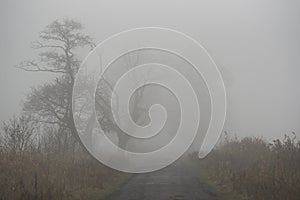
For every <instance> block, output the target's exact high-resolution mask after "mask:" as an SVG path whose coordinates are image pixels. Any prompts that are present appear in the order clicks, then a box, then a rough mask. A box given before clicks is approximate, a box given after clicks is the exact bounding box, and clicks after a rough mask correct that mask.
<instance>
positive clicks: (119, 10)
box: [0, 0, 300, 138]
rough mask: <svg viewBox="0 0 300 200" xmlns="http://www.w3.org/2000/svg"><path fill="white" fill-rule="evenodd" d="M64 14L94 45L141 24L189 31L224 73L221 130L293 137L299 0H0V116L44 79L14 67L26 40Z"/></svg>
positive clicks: (299, 106)
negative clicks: (225, 108)
mask: <svg viewBox="0 0 300 200" xmlns="http://www.w3.org/2000/svg"><path fill="white" fill-rule="evenodd" d="M65 17H69V18H74V19H76V20H79V21H80V22H81V23H82V24H83V25H84V26H85V28H86V33H88V34H90V35H91V36H92V37H93V38H94V39H95V41H96V42H97V43H99V42H101V41H103V40H104V39H106V38H107V37H108V36H110V35H112V34H115V33H118V32H120V31H123V30H126V29H130V28H136V27H144V26H159V27H167V28H172V29H175V30H178V31H181V32H184V33H186V34H188V35H190V36H192V37H193V38H194V39H196V40H198V41H199V42H200V43H201V44H203V46H204V47H205V48H206V49H207V50H208V51H209V53H210V54H211V56H212V57H213V58H214V60H215V61H216V63H217V65H218V66H219V68H220V71H221V73H222V75H223V77H224V81H225V85H226V88H227V93H228V116H227V122H226V124H225V127H224V129H225V130H228V131H229V132H233V133H236V134H237V135H238V136H245V135H263V136H264V137H266V138H274V137H279V138H282V135H283V134H284V133H289V132H291V131H296V132H297V133H298V135H299V132H300V123H299V122H300V89H299V86H300V78H299V75H300V3H298V2H297V1H292V0H286V1H280V0H270V1H266V0H249V1H241V0H229V1H215V0H210V1H200V0H197V1H175V0H168V1H156V0H151V1H140V0H136V1H100V0H95V1H92V0H82V1H79V0H51V1H50V0H49V1H41V0H27V1H21V0H19V1H17V0H2V1H1V3H0V31H1V32H0V33H1V37H0V44H1V45H0V58H1V59H0V94H1V101H0V102H1V104H0V120H1V121H3V120H5V119H7V118H8V117H9V116H11V115H13V114H14V113H17V112H18V110H20V102H21V101H22V100H23V99H24V96H25V94H26V93H28V91H29V89H30V87H31V86H35V85H38V84H41V83H43V82H45V81H47V80H49V76H48V75H47V74H31V73H26V72H24V71H21V70H18V69H15V68H14V67H13V66H14V65H16V64H18V63H19V62H20V61H22V60H26V59H30V58H34V56H35V55H36V54H35V53H36V52H34V51H33V50H31V49H30V42H31V41H34V40H36V39H37V36H38V32H39V31H41V30H43V29H44V27H45V26H46V25H47V24H49V23H51V22H52V21H54V20H55V19H61V18H65ZM86 53H87V52H86ZM82 56H84V55H82ZM299 136H300V135H299Z"/></svg>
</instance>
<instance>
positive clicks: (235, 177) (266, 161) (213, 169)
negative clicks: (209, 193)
mask: <svg viewBox="0 0 300 200" xmlns="http://www.w3.org/2000/svg"><path fill="white" fill-rule="evenodd" d="M200 165H201V168H202V169H203V170H204V171H206V172H208V174H209V175H210V178H211V179H213V180H217V182H218V184H220V185H221V186H223V187H229V188H230V190H233V191H236V192H238V193H239V194H243V195H244V196H246V197H248V198H253V199H268V200H269V199H278V200H282V199H289V200H294V199H295V200H296V199H299V197H300V142H299V141H296V137H295V134H294V133H293V138H291V137H289V136H285V138H284V140H283V141H280V140H274V141H273V142H272V143H269V144H268V143H266V142H265V141H264V140H262V139H260V138H248V137H247V138H244V139H242V140H240V141H239V140H237V139H232V140H229V139H228V138H227V139H225V142H223V143H221V144H220V145H219V146H218V147H217V148H216V149H214V150H213V151H212V152H211V153H210V155H209V156H208V157H206V158H205V159H204V160H202V161H200Z"/></svg>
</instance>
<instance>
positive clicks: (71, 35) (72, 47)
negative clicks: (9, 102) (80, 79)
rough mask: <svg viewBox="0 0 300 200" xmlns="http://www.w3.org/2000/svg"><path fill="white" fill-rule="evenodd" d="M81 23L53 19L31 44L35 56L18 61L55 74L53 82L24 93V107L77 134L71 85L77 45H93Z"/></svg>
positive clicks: (33, 69)
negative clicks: (33, 58)
mask: <svg viewBox="0 0 300 200" xmlns="http://www.w3.org/2000/svg"><path fill="white" fill-rule="evenodd" d="M82 30H83V26H82V25H81V24H80V23H79V22H76V21H74V20H70V19H64V20H62V21H59V20H56V21H54V22H53V23H51V24H50V25H48V26H47V27H46V29H45V30H44V31H42V32H41V33H40V35H39V40H38V41H36V42H34V43H32V47H33V48H34V49H37V50H39V51H40V53H39V56H38V59H37V60H31V61H26V62H22V63H21V64H20V65H19V66H18V67H20V68H22V69H23V70H25V71H29V72H48V73H54V74H57V77H56V79H55V81H54V82H52V83H47V84H45V85H43V86H42V87H39V88H36V89H34V90H33V91H32V93H31V94H29V95H28V98H27V101H26V102H25V103H24V110H25V111H29V112H31V113H33V114H36V115H38V116H39V119H40V122H44V123H48V124H54V125H58V126H59V127H64V128H66V129H68V130H69V131H70V132H71V133H72V134H73V136H74V137H75V138H78V135H77V132H76V129H75V125H74V121H73V114H72V89H73V85H74V81H75V75H76V73H77V71H78V68H79V66H80V62H81V61H80V60H79V59H78V56H76V55H75V52H76V50H78V49H79V48H84V47H90V48H91V49H92V48H93V47H94V43H93V41H92V39H91V37H90V36H88V35H85V34H83V33H82Z"/></svg>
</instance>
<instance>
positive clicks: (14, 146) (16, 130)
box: [2, 115, 37, 153]
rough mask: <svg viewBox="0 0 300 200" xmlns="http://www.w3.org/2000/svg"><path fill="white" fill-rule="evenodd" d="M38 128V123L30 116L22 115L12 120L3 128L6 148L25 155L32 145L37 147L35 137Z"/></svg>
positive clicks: (4, 124)
mask: <svg viewBox="0 0 300 200" xmlns="http://www.w3.org/2000/svg"><path fill="white" fill-rule="evenodd" d="M36 128H37V123H36V121H35V120H33V119H32V117H30V116H27V115H21V116H19V117H16V116H15V117H13V118H11V119H10V120H9V121H8V122H4V123H3V126H2V131H3V133H2V135H3V142H4V146H5V147H6V148H7V149H8V150H11V151H12V152H14V153H23V152H24V151H26V150H28V148H29V147H30V146H31V145H35V144H34V141H33V139H34V138H33V137H34V131H35V129H36Z"/></svg>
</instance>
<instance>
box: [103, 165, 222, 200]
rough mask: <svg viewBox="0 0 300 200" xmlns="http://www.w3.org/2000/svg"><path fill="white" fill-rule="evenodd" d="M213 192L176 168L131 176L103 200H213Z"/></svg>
mask: <svg viewBox="0 0 300 200" xmlns="http://www.w3.org/2000/svg"><path fill="white" fill-rule="evenodd" d="M217 199H221V198H219V197H218V195H217V192H216V191H214V189H213V188H211V187H209V186H208V185H207V184H205V183H204V182H202V181H201V180H199V179H198V178H197V177H196V176H195V175H194V174H193V173H192V172H191V170H189V168H187V167H184V165H182V164H176V165H173V166H171V167H168V168H165V169H163V170H160V171H157V172H152V173H146V174H139V175H134V176H133V177H132V178H131V179H130V180H129V181H128V182H127V183H125V184H124V185H123V186H122V187H121V188H120V190H118V191H117V192H115V193H114V194H112V195H111V196H110V197H109V198H108V199H107V200H217Z"/></svg>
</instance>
